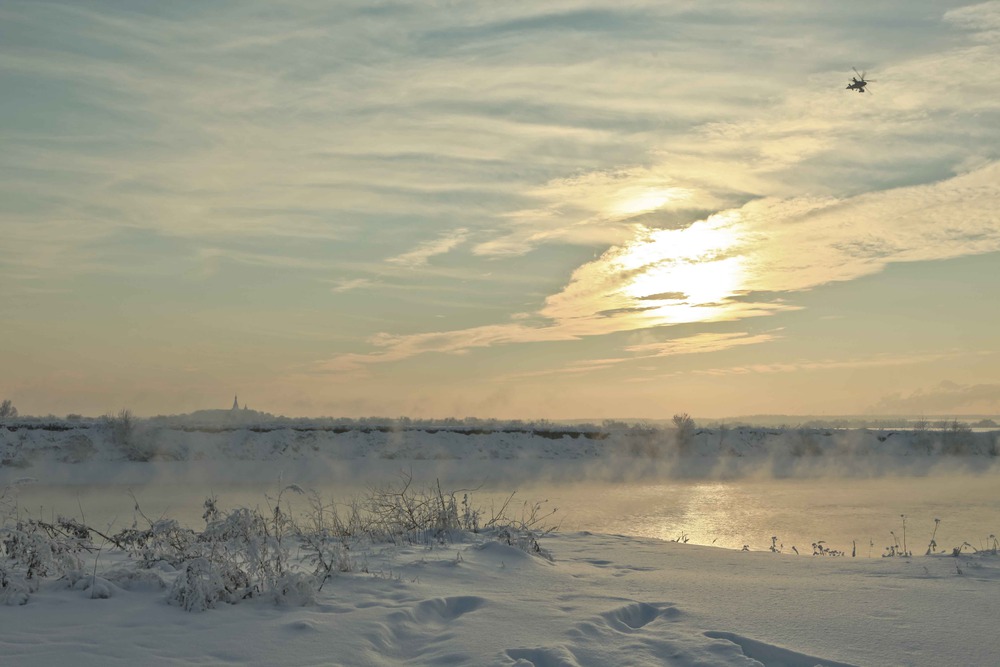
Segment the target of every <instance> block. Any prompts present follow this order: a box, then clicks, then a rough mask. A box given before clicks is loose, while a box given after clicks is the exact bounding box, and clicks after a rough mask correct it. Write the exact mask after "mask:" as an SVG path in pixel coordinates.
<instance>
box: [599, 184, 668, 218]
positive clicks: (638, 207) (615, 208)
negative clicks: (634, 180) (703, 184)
mask: <svg viewBox="0 0 1000 667" xmlns="http://www.w3.org/2000/svg"><path fill="white" fill-rule="evenodd" d="M686 196H687V195H686V192H685V191H684V190H682V189H680V188H647V187H638V188H626V189H625V190H624V191H622V192H620V193H618V195H617V196H616V197H615V200H614V202H613V203H612V204H611V212H612V213H613V214H614V215H616V216H621V217H628V216H632V215H639V214H641V213H648V212H650V211H655V210H656V209H658V208H661V207H663V206H664V205H666V204H667V203H669V202H672V201H677V200H679V199H685V198H686Z"/></svg>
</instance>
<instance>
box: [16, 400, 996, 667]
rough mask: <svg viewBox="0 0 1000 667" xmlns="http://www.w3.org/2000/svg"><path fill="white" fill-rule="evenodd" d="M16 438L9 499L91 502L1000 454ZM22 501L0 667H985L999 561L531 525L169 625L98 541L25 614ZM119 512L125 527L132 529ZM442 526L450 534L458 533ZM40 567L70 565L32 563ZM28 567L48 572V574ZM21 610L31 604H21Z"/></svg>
mask: <svg viewBox="0 0 1000 667" xmlns="http://www.w3.org/2000/svg"><path fill="white" fill-rule="evenodd" d="M10 426H12V425H11V424H8V425H7V427H0V458H2V460H3V462H4V465H3V467H0V472H2V473H3V475H4V477H3V479H4V480H7V483H9V484H12V483H13V482H12V481H11V480H14V479H16V478H17V477H25V478H30V477H34V478H36V479H37V478H39V477H44V476H45V475H47V474H49V473H50V472H51V471H53V470H57V469H58V470H61V471H63V472H62V473H61V474H72V473H66V472H65V471H67V470H69V471H73V470H78V471H80V472H81V473H82V474H83V475H84V476H85V477H86V478H87V479H88V481H93V480H94V479H96V478H98V477H99V476H100V474H101V471H106V472H107V473H108V474H109V475H110V474H112V473H114V474H117V473H118V471H120V470H121V469H122V466H126V465H127V466H132V467H133V468H135V467H138V468H140V469H141V467H142V466H144V465H146V466H149V467H150V468H153V467H155V466H157V465H162V464H157V463H149V464H143V463H136V462H135V461H136V460H141V459H152V460H154V461H156V460H160V461H163V460H167V461H171V462H172V463H170V464H169V465H183V466H186V467H187V468H186V469H191V470H194V469H196V468H197V467H198V466H200V465H205V466H207V467H209V468H212V469H213V470H216V471H222V470H224V469H225V466H226V462H227V461H232V460H233V459H240V461H239V462H236V463H234V466H233V467H234V468H238V469H239V470H240V471H241V473H240V474H244V473H245V472H246V470H248V469H250V468H252V467H254V465H255V464H254V462H255V461H259V462H260V466H259V468H260V469H261V470H262V472H261V473H260V474H261V479H265V480H272V481H273V475H274V470H275V463H276V462H282V461H294V462H296V465H298V466H300V469H303V468H308V467H310V466H315V467H317V468H324V466H327V465H329V462H330V461H340V462H344V461H351V462H352V464H351V465H350V466H346V469H349V470H353V471H364V470H365V469H366V467H365V463H366V461H369V460H376V461H393V462H401V463H405V462H407V461H410V462H428V461H431V462H434V461H441V462H444V463H449V464H452V465H456V466H458V467H461V466H463V465H464V466H466V467H467V468H469V469H473V468H474V469H479V468H480V467H482V466H483V465H489V464H491V462H495V463H498V464H499V463H508V464H510V463H514V464H516V465H517V466H518V468H517V469H523V470H530V469H531V468H532V467H533V466H534V467H537V468H544V469H545V470H548V471H555V470H558V469H559V467H560V462H561V461H567V462H568V460H570V459H572V461H573V466H567V467H570V468H572V469H573V470H577V471H579V470H583V469H586V466H587V465H589V464H590V462H591V461H592V462H593V464H594V465H595V466H598V465H600V466H605V469H618V470H629V471H631V472H632V473H635V474H638V473H642V472H643V471H645V473H646V474H648V475H667V476H668V475H677V474H682V475H685V476H688V477H690V476H697V475H719V474H723V475H733V474H740V473H744V472H747V473H749V472H751V471H752V472H753V473H754V474H759V473H760V472H761V471H766V472H768V473H778V474H787V475H793V474H800V473H802V474H807V473H809V472H810V471H812V472H815V471H817V470H820V469H821V468H822V469H824V470H831V469H835V470H839V471H847V472H848V473H849V474H864V472H865V470H874V471H876V472H886V471H892V472H895V473H899V474H922V473H923V471H925V470H926V469H928V468H930V467H933V466H935V465H940V464H941V462H942V461H949V462H952V463H956V464H957V465H958V466H959V467H960V468H963V469H966V470H970V469H971V470H975V471H979V472H982V471H984V470H987V469H994V461H995V460H996V457H995V452H996V447H997V434H996V433H995V432H994V433H969V432H966V431H964V430H960V429H952V430H950V431H896V432H890V431H865V430H853V431H824V430H802V429H749V428H748V429H737V428H733V429H729V430H726V431H722V430H719V429H714V430H701V431H697V430H696V431H694V432H692V433H690V434H687V435H686V436H683V437H682V434H678V433H677V432H676V431H674V430H672V429H664V430H658V429H647V428H635V427H632V428H630V427H625V426H623V425H617V426H615V425H609V426H607V427H604V426H600V427H597V426H595V427H579V428H573V427H562V426H556V425H551V424H544V425H524V424H502V425H496V427H495V428H492V429H490V428H482V427H481V425H475V426H470V425H468V424H454V423H453V424H444V425H426V424H418V425H413V424H409V425H402V426H401V425H400V424H391V425H388V424H365V425H360V424H352V425H345V424H330V423H311V424H304V423H298V424H281V423H275V422H268V423H263V421H262V420H258V421H257V422H256V423H230V424H219V423H218V421H215V422H212V423H205V422H202V423H191V422H190V421H188V422H187V423H181V422H177V421H170V420H166V419H164V420H159V421H157V420H148V421H139V422H137V423H136V424H134V428H133V429H132V430H131V431H130V432H129V433H127V434H125V435H127V437H122V434H121V433H119V434H117V435H116V434H115V432H114V430H113V428H112V425H110V424H106V423H103V422H100V421H84V422H82V423H76V424H70V423H68V422H59V423H43V422H29V421H24V422H21V423H20V424H18V425H16V426H15V430H11V429H10V428H9V427H10ZM127 460H131V461H132V462H131V463H126V461H127ZM73 462H78V463H73ZM616 466H617V467H616ZM866 466H868V467H867V468H866ZM324 469H325V468H324ZM873 474H874V473H873ZM384 481H386V480H374V479H373V480H371V482H372V483H373V484H375V483H380V482H384ZM397 481H398V480H397ZM289 493H290V494H291V493H294V494H296V495H298V494H297V491H295V490H293V491H289ZM448 495H449V493H448V489H447V488H446V489H445V490H444V494H443V497H448ZM431 497H433V494H432V495H431ZM16 498H17V487H16V486H13V487H11V488H8V489H7V492H6V495H5V496H4V499H3V500H0V503H5V504H2V505H0V512H3V513H4V514H5V520H4V538H3V539H4V547H3V548H4V549H5V550H6V553H8V554H9V553H10V552H11V551H16V550H18V549H20V550H19V551H17V553H18V554H20V556H21V558H22V560H21V561H18V562H12V561H11V560H10V559H8V560H7V561H0V563H5V565H2V566H0V567H2V568H4V569H3V570H2V572H0V579H2V580H3V581H0V583H3V587H0V594H2V595H3V596H4V599H5V600H6V601H7V602H8V603H11V604H9V605H7V606H0V628H2V630H0V664H4V665H6V664H11V665H56V664H78V665H114V664H122V665H125V664H128V665H134V664H143V665H188V664H202V665H217V664H234V665H246V664H253V665H403V664H412V665H522V666H527V665H536V666H542V665H545V666H556V665H601V666H605V665H664V664H668V665H680V666H688V665H765V666H767V667H777V666H780V665H783V666H786V667H813V666H815V665H827V666H833V665H845V664H846V665H858V666H861V665H939V664H942V663H948V664H961V665H994V664H998V663H1000V657H998V656H1000V636H998V633H997V632H996V618H997V613H998V612H1000V556H997V555H996V553H995V548H993V549H991V548H989V547H990V546H991V545H992V546H993V547H995V545H996V542H995V538H994V541H993V542H992V543H986V544H985V545H984V544H982V543H980V544H977V545H975V546H974V547H973V546H969V547H967V548H965V547H963V548H962V549H961V551H960V553H959V554H958V555H957V556H955V555H952V547H953V546H956V545H952V544H947V545H945V544H942V545H941V547H940V548H939V549H936V550H935V552H934V553H932V554H930V555H924V550H925V548H926V547H925V546H923V543H922V544H921V548H920V549H919V551H918V552H917V553H914V554H912V555H903V556H899V555H897V556H891V557H882V555H881V553H880V552H876V554H875V555H874V556H869V555H868V554H862V553H858V554H857V557H852V556H851V554H850V553H846V554H844V555H830V554H826V555H815V556H814V555H811V554H810V553H808V552H806V551H805V549H801V550H800V552H799V554H795V553H792V552H791V551H790V550H789V549H785V548H782V547H781V546H780V545H779V547H778V548H780V550H781V551H780V552H772V551H769V550H767V549H761V548H756V549H755V550H751V551H749V552H744V551H739V550H733V549H720V548H714V547H709V546H696V545H693V544H683V543H679V542H671V541H659V540H652V539H646V538H639V537H630V536H623V535H610V534H596V533H591V532H586V531H574V532H552V533H547V534H545V533H544V527H545V522H544V521H542V522H539V523H538V524H536V525H535V526H534V530H533V531H528V532H526V533H525V532H518V531H516V530H511V531H508V532H506V533H505V532H503V531H497V530H480V531H479V532H471V531H468V530H460V529H449V530H447V531H443V532H436V533H434V534H433V535H432V534H430V533H427V532H411V533H409V534H407V535H406V536H404V537H402V538H400V537H397V538H396V539H394V540H392V541H383V542H378V541H375V542H365V541H363V540H356V541H352V542H351V543H350V545H349V549H348V550H347V551H346V552H345V551H338V552H337V553H338V554H339V556H341V557H343V558H344V559H345V563H348V564H349V566H348V567H344V568H334V571H335V576H333V577H332V578H331V579H329V580H328V581H327V582H326V583H325V585H324V586H323V587H322V589H321V590H319V591H318V592H316V591H315V587H313V588H312V589H310V590H309V591H307V592H305V593H301V594H295V591H294V590H291V589H294V586H292V585H291V584H290V583H289V581H291V580H284V579H283V580H282V581H284V582H285V584H284V585H285V586H286V588H289V590H290V592H288V593H287V594H278V593H275V591H273V590H271V591H269V592H267V594H258V595H252V596H250V597H248V598H247V599H241V600H239V601H238V603H237V604H228V603H226V602H225V601H223V600H218V601H216V603H215V604H214V605H212V607H211V608H209V609H206V610H204V611H191V612H187V611H184V609H183V605H180V606H179V605H178V604H177V602H178V600H179V599H181V598H179V593H178V591H181V592H183V590H187V591H190V586H188V588H187V589H184V587H183V586H181V584H183V583H184V581H180V582H179V580H182V579H183V578H184V577H185V576H189V574H190V572H191V569H190V568H188V567H186V565H185V564H184V563H176V562H175V563H173V564H170V563H168V562H167V560H158V561H156V562H147V563H145V565H146V567H139V565H140V562H139V561H141V560H142V558H140V557H139V556H138V555H137V554H138V553H139V552H134V553H132V555H131V557H130V556H129V554H127V553H126V552H125V551H123V550H120V549H117V548H113V546H112V545H111V544H109V543H108V541H107V540H103V539H102V538H100V537H99V536H96V535H90V536H89V537H88V538H87V540H86V541H84V542H85V543H86V545H89V546H91V547H96V548H97V549H99V550H97V551H86V550H84V551H81V552H78V553H77V554H75V556H73V557H74V558H75V559H76V562H75V567H65V568H63V569H62V570H61V571H58V572H57V571H56V569H55V567H54V566H53V568H52V571H51V572H50V573H49V574H48V576H42V575H37V576H35V578H34V580H33V581H32V582H29V583H28V584H27V588H28V589H31V590H21V589H18V588H17V587H18V586H19V585H21V584H23V583H24V582H23V575H24V574H25V571H26V569H27V568H28V567H29V566H28V565H27V564H26V563H27V562H28V561H29V560H30V558H28V557H27V556H26V555H25V554H29V552H30V549H28V550H26V549H25V548H24V545H25V544H26V543H25V542H24V541H23V540H22V542H20V543H18V544H13V543H11V542H10V540H11V539H12V538H13V537H15V536H17V537H20V538H24V537H25V536H26V535H28V533H29V532H30V531H29V530H28V529H27V528H26V527H25V526H24V525H22V526H21V527H20V528H19V527H18V526H17V523H16V520H17V518H18V517H20V518H22V519H23V518H25V517H26V516H29V515H31V512H29V511H28V509H27V508H22V507H18V506H17V502H16ZM457 500H458V502H459V503H461V501H462V497H461V496H459V497H458V498H457ZM224 501H225V499H224V498H222V499H220V504H221V503H222V502H224ZM122 510H123V512H124V513H126V514H129V515H131V513H132V507H123V508H122ZM455 510H456V512H457V514H456V516H461V515H463V512H464V511H465V510H464V508H462V507H461V505H459V506H457V507H456V508H455ZM235 516H236V515H235V514H230V515H229V518H230V519H232V518H234V517H235ZM268 516H269V515H268ZM467 516H468V515H465V517H466V518H467ZM40 518H44V517H40ZM158 518H159V517H155V516H154V517H152V521H154V522H155V521H156V520H157V519H158ZM522 518H523V517H522ZM514 523H515V525H514V526H513V527H512V528H516V524H517V523H518V522H517V521H515V522H514ZM93 527H94V528H99V526H96V525H95V526H93ZM139 527H140V528H143V527H145V526H142V525H140V526H139ZM170 534H171V535H174V533H170ZM176 534H177V535H180V534H181V533H176ZM205 534H207V532H206V533H203V534H202V535H205ZM287 539H288V540H290V539H291V538H287ZM911 540H912V537H911ZM53 543H54V544H63V545H65V544H69V543H72V544H78V545H79V544H81V543H82V542H79V541H78V542H72V540H70V539H69V538H60V539H57V540H55V541H54V542H53V541H49V542H45V543H43V542H39V543H38V544H41V545H42V546H44V545H45V544H48V545H49V547H50V548H51V545H52V544H53ZM32 544H34V543H32ZM218 544H222V542H218ZM254 544H257V546H260V545H259V544H258V543H256V542H255V543H254ZM286 544H288V542H286ZM334 546H336V545H334ZM984 546H985V547H986V548H984ZM162 548H163V549H168V548H171V549H172V548H174V547H172V546H169V545H167V546H163V547H162ZM976 549H978V551H977V550H976ZM911 550H913V549H912V545H911ZM31 553H33V552H31ZM331 553H332V552H331ZM309 554H310V552H309V551H308V550H305V549H303V548H302V547H301V545H298V544H297V545H296V546H294V547H290V549H289V563H290V564H293V565H295V564H297V565H296V567H298V568H299V569H300V570H301V571H311V570H310V568H311V567H312V566H311V565H309V564H308V562H307V561H306V560H303V559H305V558H306V557H307V556H308V555H309ZM37 560H38V562H43V561H46V560H47V561H51V562H55V561H58V560H59V554H53V553H51V552H48V553H45V554H40V555H39V558H38V559H37ZM341 569H344V570H346V571H340V570H341ZM19 576H20V577H22V580H18V577H19ZM5 582H6V583H5ZM19 582H20V583H19ZM181 597H183V596H181ZM187 599H189V598H187ZM21 601H26V604H23V605H18V604H16V603H18V602H21ZM169 601H172V602H173V603H174V604H170V603H169ZM194 606H197V605H194Z"/></svg>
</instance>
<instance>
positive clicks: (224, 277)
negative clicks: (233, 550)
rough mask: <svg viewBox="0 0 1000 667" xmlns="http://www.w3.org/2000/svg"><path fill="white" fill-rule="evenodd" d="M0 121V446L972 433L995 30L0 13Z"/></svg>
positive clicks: (977, 11)
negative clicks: (579, 430)
mask: <svg viewBox="0 0 1000 667" xmlns="http://www.w3.org/2000/svg"><path fill="white" fill-rule="evenodd" d="M852 68H857V70H859V71H861V72H864V73H866V75H867V77H868V78H869V79H870V80H871V81H872V83H871V84H870V86H869V88H870V93H863V94H859V93H856V92H854V91H851V90H847V89H846V88H845V86H846V84H847V83H848V82H849V81H850V77H852V76H854V75H855V73H854V71H853V69H852ZM0 90H2V91H3V94H2V95H0V175H2V178H0V318H2V322H3V324H2V329H0V330H2V334H0V335H2V339H0V340H2V342H0V398H10V399H11V400H12V401H13V403H14V405H15V406H16V407H18V409H19V410H20V412H21V413H22V414H49V413H51V414H56V415H64V414H67V413H81V414H103V413H105V412H108V411H117V410H118V409H120V408H122V407H127V408H129V409H131V410H133V411H134V412H135V413H136V414H139V415H154V414H173V413H180V412H188V411H192V410H197V409H206V408H228V407H229V406H230V405H232V401H233V395H234V394H238V395H239V397H240V403H241V405H242V404H246V405H248V406H249V407H250V408H252V409H257V410H262V411H266V412H271V413H274V414H286V415H289V416H328V415H329V416H348V417H361V416H390V417H392V416H410V417H458V418H462V417H481V418H490V417H496V418H503V419H510V418H521V419H586V420H600V419H618V418H623V419H664V418H666V419H669V418H670V416H671V415H673V414H675V413H679V412H687V413H690V414H691V415H694V416H696V417H706V418H709V417H712V418H716V417H726V416H734V415H748V414H764V413H767V414H774V413H780V414H810V415H842V414H915V415H935V414H956V415H962V414H998V413H1000V336H998V333H1000V308H998V307H997V305H996V304H997V303H1000V270H997V269H998V266H1000V212H998V211H1000V130H998V129H997V128H1000V2H997V1H991V2H985V3H978V4H966V3H962V2H951V1H949V0H934V1H929V0H884V1H881V0H879V1H870V2H853V1H852V2H846V3H838V4H836V5H833V4H831V3H823V2H798V1H795V2H792V1H789V2H774V1H770V0H769V1H767V2H763V1H760V2H738V3H736V2H733V3H702V2H694V1H690V2H687V1H680V0H671V1H668V2H664V1H663V0H651V1H649V2H645V1H642V0H637V1H630V2H605V1H601V0H553V1H551V2H545V3H537V2H522V1H520V0H510V1H509V2H503V3H496V2H492V1H482V2H480V1H476V0H469V1H466V2H461V3H455V2H425V1H420V2H416V1H414V2H406V1H386V2H382V1H378V0H374V1H373V0H364V1H353V0H342V1H339V2H336V3H330V2H309V1H306V0H295V1H291V2H280V3H275V2H266V1H263V0H258V1H253V0H251V1H243V2H213V3H200V2H172V3H155V4H149V3H134V2H126V1H124V0H114V1H94V2H66V3H59V2H34V1H31V2H19V1H17V0H13V1H9V0H8V1H6V2H4V3H3V4H2V5H0Z"/></svg>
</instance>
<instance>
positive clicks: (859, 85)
mask: <svg viewBox="0 0 1000 667" xmlns="http://www.w3.org/2000/svg"><path fill="white" fill-rule="evenodd" d="M851 69H853V70H854V73H855V74H857V76H852V77H851V82H850V83H849V84H847V90H856V91H858V92H859V93H870V92H871V91H870V90H865V86H867V85H868V84H869V83H872V82H873V81H875V79H865V73H864V72H859V71H858V70H857V69H856V68H854V67H852V68H851Z"/></svg>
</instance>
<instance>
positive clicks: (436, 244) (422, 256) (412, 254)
mask: <svg viewBox="0 0 1000 667" xmlns="http://www.w3.org/2000/svg"><path fill="white" fill-rule="evenodd" d="M468 235H469V230H467V229H456V230H454V231H452V232H450V233H448V234H446V235H444V236H442V237H440V238H438V239H434V240H433V241H425V242H424V243H421V244H420V245H418V246H417V247H416V248H414V249H413V250H409V251H407V252H404V253H403V254H401V255H397V256H395V257H390V258H389V259H388V260H386V261H388V262H390V263H392V264H401V265H403V266H409V267H414V266H421V265H423V264H426V263H427V260H429V259H430V258H431V257H434V256H436V255H443V254H445V253H448V252H451V251H452V250H454V249H455V248H456V247H458V246H459V245H461V244H462V243H464V242H465V239H466V237H468Z"/></svg>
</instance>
